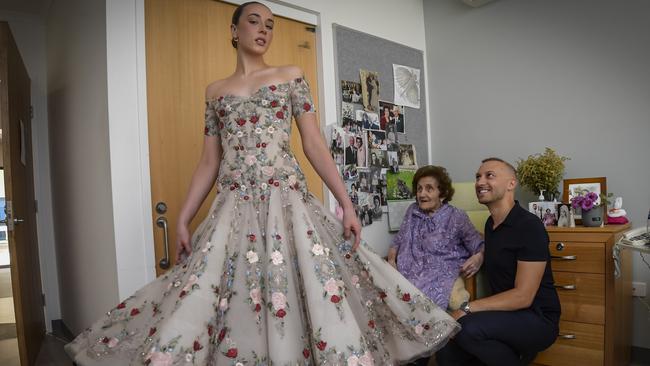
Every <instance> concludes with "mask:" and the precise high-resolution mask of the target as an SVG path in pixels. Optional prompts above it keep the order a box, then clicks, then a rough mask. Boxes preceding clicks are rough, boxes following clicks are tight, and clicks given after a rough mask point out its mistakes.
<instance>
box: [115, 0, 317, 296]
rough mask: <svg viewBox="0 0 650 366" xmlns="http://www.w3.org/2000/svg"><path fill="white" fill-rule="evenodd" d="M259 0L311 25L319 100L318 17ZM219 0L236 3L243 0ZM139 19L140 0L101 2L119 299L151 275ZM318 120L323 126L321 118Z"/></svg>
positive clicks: (142, 46) (152, 255)
mask: <svg viewBox="0 0 650 366" xmlns="http://www.w3.org/2000/svg"><path fill="white" fill-rule="evenodd" d="M259 1H260V2H261V3H264V4H265V5H267V6H269V8H270V9H271V10H272V11H273V12H274V14H276V15H279V16H283V17H286V18H291V19H294V20H298V21H301V22H305V23H310V24H315V25H316V27H317V32H316V41H317V60H318V65H317V74H318V80H319V83H318V85H319V90H314V91H313V92H315V93H319V100H321V101H324V100H325V99H324V98H323V88H324V84H325V83H324V80H323V79H324V78H323V65H322V63H323V57H322V55H323V52H322V34H321V32H320V31H318V29H319V28H320V25H321V23H322V22H321V19H320V15H319V13H317V12H315V11H312V10H309V9H305V8H301V7H297V6H291V5H287V4H284V3H278V2H271V1H266V0H259ZM224 2H226V3H231V4H235V5H239V4H241V3H244V2H245V0H225V1H224ZM144 21H145V14H144V0H129V1H107V2H106V54H107V65H106V66H107V79H108V83H107V89H108V90H107V92H108V93H107V96H108V116H109V144H110V161H111V163H110V164H111V187H112V197H113V198H112V200H113V202H112V203H113V225H114V229H113V230H114V233H115V252H116V253H115V254H116V263H117V283H118V293H119V297H120V299H122V298H126V297H127V296H129V295H130V294H132V293H133V292H135V291H136V290H137V289H139V288H140V287H142V286H144V285H145V284H147V283H148V282H150V281H152V280H153V279H154V278H155V277H156V263H155V253H154V239H153V232H154V227H153V223H152V220H151V212H152V207H151V180H150V166H149V135H148V115H147V79H146V73H147V70H146V52H145V24H144ZM117 81H119V82H117ZM323 111H324V108H321V109H320V112H319V113H321V121H325V118H324V115H323ZM321 126H322V127H323V128H324V126H325V123H323V124H322V125H321ZM126 162H128V164H125V163H126ZM325 197H327V195H325ZM326 202H327V200H326Z"/></svg>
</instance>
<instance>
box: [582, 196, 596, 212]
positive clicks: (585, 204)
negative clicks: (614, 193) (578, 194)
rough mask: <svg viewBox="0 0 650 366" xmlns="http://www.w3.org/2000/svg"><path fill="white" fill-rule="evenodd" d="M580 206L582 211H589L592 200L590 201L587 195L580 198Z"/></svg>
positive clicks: (592, 206)
mask: <svg viewBox="0 0 650 366" xmlns="http://www.w3.org/2000/svg"><path fill="white" fill-rule="evenodd" d="M581 206H582V209H583V210H584V211H589V210H591V209H592V208H594V201H592V200H591V199H589V197H587V198H585V199H583V200H582V204H581Z"/></svg>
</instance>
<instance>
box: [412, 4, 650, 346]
mask: <svg viewBox="0 0 650 366" xmlns="http://www.w3.org/2000/svg"><path fill="white" fill-rule="evenodd" d="M424 19H425V24H426V40H427V50H428V60H429V63H428V71H429V96H430V110H431V123H432V129H431V133H432V140H433V151H432V157H431V159H430V160H431V161H432V162H433V163H435V164H441V165H444V166H446V167H447V168H448V169H449V171H450V173H451V175H452V178H453V179H454V180H471V179H472V178H473V175H474V172H475V171H476V169H477V167H478V165H479V163H480V159H481V158H483V157H487V156H500V157H502V158H504V159H507V160H509V161H512V162H515V161H516V160H517V159H518V158H525V157H526V156H528V155H529V154H533V153H537V152H541V151H543V150H544V147H545V146H549V147H551V148H554V149H555V150H556V151H558V152H559V153H560V154H562V155H566V156H569V157H571V160H570V161H568V162H567V170H566V177H575V178H578V177H598V176H606V177H607V188H608V191H609V192H613V193H614V194H615V195H620V196H622V197H623V204H624V208H625V209H626V210H627V211H628V214H629V217H630V219H631V220H632V221H633V222H634V223H635V225H645V223H646V216H647V214H648V209H650V190H648V183H649V182H650V169H648V167H649V165H648V162H647V159H648V156H650V144H649V143H648V141H649V139H650V103H649V101H650V73H649V72H648V65H650V48H649V47H648V45H649V44H650V3H649V2H647V1H644V0H626V1H613V0H610V1H593V0H589V1H587V0H574V1H560V0H554V1H549V0H529V1H514V0H500V1H496V2H494V3H491V4H489V5H486V6H484V7H480V8H476V9H474V8H470V7H468V6H466V5H464V4H462V3H461V2H460V1H458V0H440V1H425V2H424ZM521 196H522V197H523V198H526V197H532V196H531V195H530V194H522V195H521ZM646 257H647V256H646ZM634 258H635V263H634V267H635V269H634V278H635V280H637V281H644V282H646V283H649V282H650V269H649V268H647V267H646V266H645V265H643V263H642V262H641V261H640V260H639V256H638V255H635V256H634ZM646 299H647V298H646ZM634 317H635V318H634V319H635V322H634V336H633V344H634V345H635V346H639V347H645V348H650V326H649V325H650V314H649V313H648V311H647V310H646V309H645V308H644V307H643V306H642V305H641V304H640V303H639V302H638V301H636V300H635V302H634Z"/></svg>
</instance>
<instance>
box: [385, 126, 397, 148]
mask: <svg viewBox="0 0 650 366" xmlns="http://www.w3.org/2000/svg"><path fill="white" fill-rule="evenodd" d="M397 136H398V135H397V128H396V127H395V124H394V123H389V124H388V126H387V127H386V149H387V150H388V151H398V150H399V140H398V137H397Z"/></svg>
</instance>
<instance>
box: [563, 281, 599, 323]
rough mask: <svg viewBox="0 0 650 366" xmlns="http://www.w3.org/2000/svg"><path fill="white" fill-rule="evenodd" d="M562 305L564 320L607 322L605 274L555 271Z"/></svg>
mask: <svg viewBox="0 0 650 366" xmlns="http://www.w3.org/2000/svg"><path fill="white" fill-rule="evenodd" d="M553 277H554V279H555V287H556V289H557V293H558V295H559V296H560V303H561V305H562V317H561V319H562V320H569V321H576V322H583V323H594V324H605V276H604V275H601V274H593V273H572V272H560V271H558V272H553Z"/></svg>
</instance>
